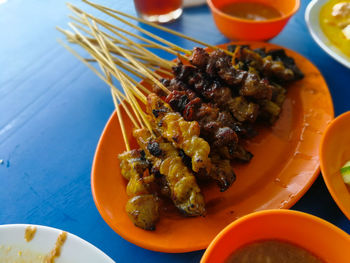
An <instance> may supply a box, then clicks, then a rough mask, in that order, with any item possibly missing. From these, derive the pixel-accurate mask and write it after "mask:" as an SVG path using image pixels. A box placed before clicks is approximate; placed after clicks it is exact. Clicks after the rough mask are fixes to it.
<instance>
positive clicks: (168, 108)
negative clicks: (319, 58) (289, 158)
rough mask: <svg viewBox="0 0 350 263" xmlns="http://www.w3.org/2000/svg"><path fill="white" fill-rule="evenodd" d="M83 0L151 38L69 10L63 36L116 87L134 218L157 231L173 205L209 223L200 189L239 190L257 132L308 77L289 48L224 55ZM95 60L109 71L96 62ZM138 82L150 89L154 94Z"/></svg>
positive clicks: (236, 49) (240, 49)
mask: <svg viewBox="0 0 350 263" xmlns="http://www.w3.org/2000/svg"><path fill="white" fill-rule="evenodd" d="M83 1H84V2H86V3H87V4H89V5H90V6H92V7H94V8H96V9H98V10H100V11H102V12H103V13H105V14H107V15H108V16H110V17H113V18H115V19H116V20H118V21H119V22H122V23H124V24H126V25H128V26H131V27H132V28H133V29H136V30H138V31H139V32H142V33H143V34H144V35H146V36H148V37H149V38H145V37H143V36H140V35H137V34H134V33H132V32H131V31H128V30H125V29H123V28H120V27H118V26H116V25H114V24H111V23H109V22H106V21H104V20H102V19H99V18H96V17H94V16H92V15H91V14H88V13H86V12H84V11H82V10H80V9H79V8H77V7H75V6H73V5H70V4H69V8H70V9H71V10H72V11H73V13H74V14H75V15H76V16H75V17H73V20H74V22H71V23H69V26H70V27H71V28H72V30H73V32H70V31H67V30H63V29H59V30H60V31H61V32H62V33H64V34H65V36H66V37H67V39H68V41H69V42H71V43H75V44H78V45H79V46H80V47H82V48H83V49H85V51H87V52H88V54H90V55H91V57H92V58H89V59H85V58H82V57H81V56H80V55H79V54H78V53H77V52H75V51H74V50H72V49H71V48H70V47H68V46H66V45H65V47H66V48H67V49H68V50H69V51H71V52H72V53H73V54H74V55H75V56H77V57H78V58H79V59H80V60H81V61H82V62H83V63H84V64H86V65H87V66H88V67H89V68H90V69H91V70H93V71H94V72H95V73H96V74H97V76H99V77H100V78H101V79H102V80H103V81H105V82H106V83H107V84H108V86H109V87H110V88H111V92H112V98H113V101H114V103H115V105H116V112H117V114H118V120H119V123H120V128H121V130H122V134H123V138H124V141H125V146H126V151H125V152H124V153H121V154H119V156H118V158H119V163H120V169H121V174H122V176H123V177H124V178H125V179H126V181H127V184H126V193H127V195H128V197H129V200H128V202H127V204H126V212H127V214H128V215H129V217H130V219H131V220H132V222H133V223H134V224H135V225H136V226H138V227H140V228H142V229H145V230H154V229H155V226H156V223H157V221H158V220H159V216H160V213H159V211H160V206H161V204H162V202H161V200H162V199H164V198H166V199H169V200H171V202H172V203H173V204H174V206H175V207H176V208H177V209H178V210H179V211H180V212H181V213H182V214H183V215H184V216H204V215H205V214H206V211H205V201H204V197H203V195H202V194H201V190H200V187H199V185H198V182H199V183H200V181H201V180H203V179H205V180H211V181H213V182H215V183H216V184H217V185H218V187H219V190H220V191H226V190H227V189H228V188H229V187H230V186H231V185H232V184H233V183H234V181H235V178H236V175H235V173H234V171H233V169H232V165H234V163H233V162H235V161H240V162H249V161H250V160H251V158H253V154H254V153H250V152H249V149H246V148H245V146H244V145H245V143H244V142H245V140H246V139H249V138H251V137H253V136H255V135H256V134H257V131H256V125H257V124H258V123H264V124H267V125H272V124H273V123H274V122H275V121H276V120H277V119H278V117H279V114H280V112H281V108H282V105H283V102H284V100H285V97H286V93H287V86H288V84H289V83H291V82H293V81H297V80H299V79H301V78H302V77H303V74H302V73H301V72H300V70H299V69H298V67H297V66H296V65H295V63H294V60H293V59H292V58H290V57H288V56H287V55H286V54H285V52H284V50H269V51H266V50H265V49H256V50H252V49H250V48H249V47H248V46H229V47H228V50H223V49H220V48H218V47H215V46H211V45H209V44H206V43H203V42H201V41H198V40H195V39H192V38H189V37H187V36H184V35H181V34H179V33H177V32H174V31H172V30H169V29H167V28H164V27H162V26H159V25H154V24H152V23H149V22H147V21H144V20H142V19H139V18H135V17H132V16H130V15H128V14H124V13H122V12H120V11H118V10H113V9H110V8H108V7H103V6H101V5H98V4H94V3H91V2H88V1H87V0H83ZM122 17H127V18H130V19H132V20H137V21H139V22H141V23H144V24H148V25H150V26H153V27H156V28H158V29H161V30H164V31H167V32H168V33H172V34H174V35H177V36H180V37H183V38H185V39H188V40H191V41H193V42H196V43H198V44H201V45H204V46H206V47H209V48H210V51H208V50H209V49H208V50H207V49H204V48H200V47H197V48H194V49H193V50H192V51H190V50H186V49H183V48H181V47H179V46H177V45H175V44H173V43H171V42H169V41H167V40H164V39H162V38H160V37H159V36H156V35H154V34H152V33H150V32H148V31H146V30H144V29H143V28H140V27H138V26H136V25H133V24H131V23H130V22H127V21H126V20H125V19H124V18H122ZM85 34H87V35H85ZM131 37H132V38H136V39H137V40H138V42H135V41H133V39H131ZM152 39H154V40H156V41H154V40H152ZM148 48H152V49H159V50H162V51H166V52H169V53H171V54H173V55H176V56H177V57H178V59H177V61H176V62H174V61H168V60H165V59H163V58H160V57H158V56H157V55H156V54H154V53H152V52H151V51H150V50H149V49H148ZM94 62H97V63H98V65H99V67H100V69H101V72H102V73H101V72H100V71H98V70H97V69H96V68H95V67H94V66H93V65H92V63H94ZM154 70H156V71H154ZM126 72H127V73H126ZM132 76H134V77H137V78H142V79H144V80H145V81H146V82H148V83H150V84H151V85H152V87H153V92H154V93H151V91H150V90H149V89H147V88H146V87H145V86H144V85H143V84H142V83H138V82H137V81H136V79H135V78H134V77H132ZM113 79H116V80H118V82H119V83H120V84H121V86H122V88H123V90H124V94H122V93H121V92H120V91H119V90H118V89H117V88H116V87H115V86H114V84H113ZM118 102H119V103H120V104H121V106H119V105H118ZM141 103H143V104H145V106H146V107H145V108H146V109H145V111H143V110H142V107H141V105H140V104H141ZM120 107H123V109H124V110H125V112H126V114H127V116H128V117H129V118H130V120H131V121H132V123H133V125H134V127H133V131H132V135H133V137H134V138H135V139H136V141H137V143H138V146H139V148H138V149H130V146H129V139H128V134H127V133H126V129H125V127H124V123H123V120H122V114H121V112H120ZM237 176H239V175H237Z"/></svg>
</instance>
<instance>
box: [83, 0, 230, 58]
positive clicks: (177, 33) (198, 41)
mask: <svg viewBox="0 0 350 263" xmlns="http://www.w3.org/2000/svg"><path fill="white" fill-rule="evenodd" d="M82 1H83V2H85V3H87V4H88V5H90V6H92V7H95V8H96V9H98V10H100V11H101V12H103V13H105V14H107V15H110V16H112V17H113V18H116V17H117V16H114V15H111V14H110V13H109V12H108V11H111V12H113V13H115V14H118V15H121V16H124V17H127V18H130V19H132V20H135V21H138V22H141V23H143V24H146V25H149V26H152V27H154V28H157V29H160V30H162V31H165V32H167V33H170V34H173V35H176V36H179V37H181V38H184V39H187V40H190V41H192V42H194V43H197V44H200V45H203V46H206V47H210V48H211V49H213V50H217V49H220V48H219V47H216V46H213V45H210V44H208V43H205V42H203V41H200V40H197V39H195V38H192V37H189V36H186V35H184V34H182V33H179V32H177V31H175V30H172V29H169V28H167V27H164V26H161V25H158V24H156V23H152V22H148V21H146V20H144V19H142V18H138V17H135V16H132V15H129V14H126V13H123V12H121V11H118V10H115V9H112V8H109V7H106V6H102V5H99V4H96V3H92V2H90V1H88V0H82ZM106 10H108V11H106ZM116 19H118V18H116ZM118 20H120V18H119V19H118ZM120 21H121V20H120ZM123 21H125V20H124V19H123ZM223 51H224V52H225V53H227V54H229V55H231V56H232V55H233V53H232V52H230V51H228V50H225V49H223ZM183 52H184V51H183ZM184 53H185V54H188V55H190V54H191V53H192V52H191V51H189V50H186V52H184Z"/></svg>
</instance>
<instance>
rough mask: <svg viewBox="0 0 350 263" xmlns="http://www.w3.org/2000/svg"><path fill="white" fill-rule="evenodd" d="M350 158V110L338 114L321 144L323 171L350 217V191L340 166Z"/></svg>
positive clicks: (338, 203) (337, 201)
mask: <svg viewBox="0 0 350 263" xmlns="http://www.w3.org/2000/svg"><path fill="white" fill-rule="evenodd" d="M349 160H350V111H348V112H346V113H344V114H342V115H340V116H338V117H337V118H336V119H335V120H334V121H333V122H332V123H331V124H330V125H329V127H328V128H327V130H326V132H325V133H324V135H323V138H322V142H321V146H320V162H321V171H322V176H323V178H324V181H325V182H326V185H327V188H328V190H329V192H330V193H331V195H332V197H333V199H334V200H335V202H336V203H337V205H338V206H339V208H340V209H341V210H342V211H343V213H344V214H345V215H346V217H347V218H348V219H350V192H349V189H350V188H347V186H346V185H345V183H344V181H343V178H342V176H341V174H340V168H341V167H342V166H343V165H344V164H345V163H346V162H347V161H349Z"/></svg>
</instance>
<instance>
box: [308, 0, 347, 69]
mask: <svg viewBox="0 0 350 263" xmlns="http://www.w3.org/2000/svg"><path fill="white" fill-rule="evenodd" d="M328 1H329V0H312V1H311V2H310V3H309V5H308V6H307V8H306V11H305V20H306V24H307V27H308V29H309V31H310V33H311V36H312V38H313V39H314V40H315V41H316V43H317V44H318V45H319V46H320V47H321V48H322V49H323V50H324V51H326V53H328V54H329V55H330V56H331V57H333V58H334V59H335V60H337V61H338V62H339V63H341V64H343V65H344V66H345V67H348V68H350V58H349V57H348V56H346V55H345V54H344V53H342V52H341V51H340V50H339V49H338V48H337V47H336V46H335V45H334V44H332V43H331V42H330V40H329V39H328V38H327V37H326V36H325V34H324V33H323V31H322V29H321V26H320V11H321V8H322V7H323V5H324V4H325V3H327V2H328Z"/></svg>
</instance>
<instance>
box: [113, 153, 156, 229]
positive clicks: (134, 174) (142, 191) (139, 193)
mask: <svg viewBox="0 0 350 263" xmlns="http://www.w3.org/2000/svg"><path fill="white" fill-rule="evenodd" d="M118 158H119V160H120V168H121V173H122V175H123V177H124V178H126V179H127V180H129V182H128V184H127V186H126V193H127V195H128V196H129V197H130V198H129V200H128V202H127V203H126V207H125V209H126V212H127V214H128V216H129V218H130V219H131V221H132V222H133V223H134V224H135V225H136V226H138V227H140V228H142V229H145V230H154V229H155V225H156V222H157V221H158V219H159V207H158V202H157V198H156V197H155V196H154V195H153V194H151V192H150V190H149V184H150V183H152V182H153V181H154V176H153V175H148V176H146V174H144V173H145V170H146V169H147V168H148V163H147V162H146V160H145V159H143V158H142V154H141V150H131V151H128V152H124V153H122V154H119V156H118Z"/></svg>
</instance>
